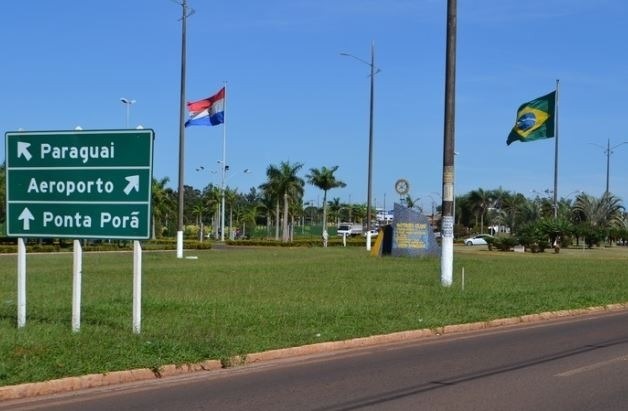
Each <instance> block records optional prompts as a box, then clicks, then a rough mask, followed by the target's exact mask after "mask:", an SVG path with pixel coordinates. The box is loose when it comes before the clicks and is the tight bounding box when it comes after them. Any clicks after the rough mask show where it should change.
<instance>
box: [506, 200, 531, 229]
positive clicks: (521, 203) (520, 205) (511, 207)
mask: <svg viewBox="0 0 628 411" xmlns="http://www.w3.org/2000/svg"><path fill="white" fill-rule="evenodd" d="M527 201H528V200H527V199H526V198H525V196H524V195H523V194H521V193H514V194H512V195H511V194H508V195H505V196H504V197H503V198H502V200H501V206H502V209H503V210H504V212H505V213H506V215H507V216H508V218H507V224H508V225H509V226H510V230H511V232H512V233H514V232H515V227H516V226H518V224H517V223H518V217H519V216H520V215H521V214H522V213H523V209H524V207H525V205H526V203H527Z"/></svg>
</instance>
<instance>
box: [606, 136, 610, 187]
mask: <svg viewBox="0 0 628 411" xmlns="http://www.w3.org/2000/svg"><path fill="white" fill-rule="evenodd" d="M610 174H611V139H610V138H609V139H608V140H607V142H606V191H605V193H606V194H608V180H609V179H610Z"/></svg>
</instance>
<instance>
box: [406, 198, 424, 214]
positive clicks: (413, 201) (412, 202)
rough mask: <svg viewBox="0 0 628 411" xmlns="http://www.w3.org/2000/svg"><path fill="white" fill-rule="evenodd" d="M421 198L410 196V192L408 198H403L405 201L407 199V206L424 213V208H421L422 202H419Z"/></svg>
mask: <svg viewBox="0 0 628 411" xmlns="http://www.w3.org/2000/svg"><path fill="white" fill-rule="evenodd" d="M420 200H421V198H420V197H417V198H415V199H413V198H412V197H410V194H408V195H407V196H406V198H404V199H403V201H405V203H406V207H408V208H416V209H417V210H418V211H419V212H421V213H422V212H423V209H422V208H421V204H420V203H419V201H420Z"/></svg>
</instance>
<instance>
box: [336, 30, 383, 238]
mask: <svg viewBox="0 0 628 411" xmlns="http://www.w3.org/2000/svg"><path fill="white" fill-rule="evenodd" d="M340 55H341V56H348V57H352V58H354V59H356V60H358V61H359V62H361V63H364V64H367V65H369V66H370V67H371V87H370V101H369V148H368V150H369V152H368V176H367V184H366V186H367V189H366V190H367V193H366V228H367V231H366V232H367V235H368V233H369V232H370V230H371V215H372V212H371V202H372V195H373V192H372V186H373V184H372V180H373V118H374V111H375V109H374V105H375V74H377V73H379V72H380V71H381V70H380V69H379V68H377V69H376V67H375V41H372V42H371V62H370V63H369V62H368V61H366V60H363V59H361V58H359V57H356V56H354V55H353V54H350V53H340ZM367 243H368V242H367Z"/></svg>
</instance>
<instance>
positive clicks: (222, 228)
mask: <svg viewBox="0 0 628 411" xmlns="http://www.w3.org/2000/svg"><path fill="white" fill-rule="evenodd" d="M224 89H225V93H224V100H223V101H224V103H223V112H222V113H223V114H222V183H221V187H220V192H221V194H220V207H221V210H220V241H225V178H226V175H225V174H226V173H227V162H226V161H227V82H226V81H225V85H224Z"/></svg>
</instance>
